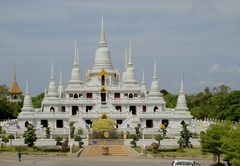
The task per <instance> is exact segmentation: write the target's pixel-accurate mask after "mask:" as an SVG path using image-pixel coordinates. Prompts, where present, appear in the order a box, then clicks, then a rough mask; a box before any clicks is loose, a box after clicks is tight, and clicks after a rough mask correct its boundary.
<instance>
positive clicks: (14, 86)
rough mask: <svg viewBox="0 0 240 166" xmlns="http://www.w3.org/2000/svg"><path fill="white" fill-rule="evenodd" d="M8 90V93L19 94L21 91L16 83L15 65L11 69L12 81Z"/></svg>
mask: <svg viewBox="0 0 240 166" xmlns="http://www.w3.org/2000/svg"><path fill="white" fill-rule="evenodd" d="M8 92H9V93H10V94H21V93H22V90H21V89H20V88H19V86H18V83H17V79H16V69H15V66H14V71H13V83H12V86H11V88H10V89H9V91H8Z"/></svg>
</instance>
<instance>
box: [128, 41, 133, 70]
mask: <svg viewBox="0 0 240 166" xmlns="http://www.w3.org/2000/svg"><path fill="white" fill-rule="evenodd" d="M129 65H132V41H131V40H130V42H129V51H128V66H129Z"/></svg>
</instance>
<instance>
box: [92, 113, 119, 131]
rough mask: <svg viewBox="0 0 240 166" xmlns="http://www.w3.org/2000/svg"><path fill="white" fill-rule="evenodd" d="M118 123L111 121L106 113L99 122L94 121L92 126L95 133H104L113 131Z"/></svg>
mask: <svg viewBox="0 0 240 166" xmlns="http://www.w3.org/2000/svg"><path fill="white" fill-rule="evenodd" d="M115 124H116V122H115V120H112V119H110V118H109V117H108V116H107V115H106V113H103V114H102V115H101V116H100V117H99V118H98V120H94V121H93V124H92V128H93V131H97V132H102V133H104V132H105V131H112V130H113V129H114V126H115Z"/></svg>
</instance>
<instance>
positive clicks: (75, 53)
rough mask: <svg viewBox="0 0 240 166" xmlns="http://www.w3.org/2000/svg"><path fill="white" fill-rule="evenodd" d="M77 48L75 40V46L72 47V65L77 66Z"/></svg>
mask: <svg viewBox="0 0 240 166" xmlns="http://www.w3.org/2000/svg"><path fill="white" fill-rule="evenodd" d="M77 52H78V50H77V41H76V40H75V47H74V62H73V65H74V66H77V65H78V63H79V61H78V53H77Z"/></svg>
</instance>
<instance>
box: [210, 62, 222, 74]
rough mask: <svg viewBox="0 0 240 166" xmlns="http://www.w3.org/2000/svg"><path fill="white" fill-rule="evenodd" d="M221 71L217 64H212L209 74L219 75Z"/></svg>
mask: <svg viewBox="0 0 240 166" xmlns="http://www.w3.org/2000/svg"><path fill="white" fill-rule="evenodd" d="M222 70H223V69H222V68H221V66H220V65H219V64H214V65H212V66H211V67H210V69H209V74H214V73H219V72H221V71H222Z"/></svg>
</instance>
